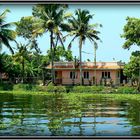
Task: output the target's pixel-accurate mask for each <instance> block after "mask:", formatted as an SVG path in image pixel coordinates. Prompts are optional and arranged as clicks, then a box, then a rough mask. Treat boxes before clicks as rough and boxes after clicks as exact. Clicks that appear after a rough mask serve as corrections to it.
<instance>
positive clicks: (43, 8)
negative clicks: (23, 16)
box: [33, 4, 70, 83]
mask: <svg viewBox="0 0 140 140" xmlns="http://www.w3.org/2000/svg"><path fill="white" fill-rule="evenodd" d="M66 9H67V5H64V4H63V5H59V4H48V5H36V6H34V7H33V16H35V17H37V18H39V19H41V20H42V29H44V30H45V32H49V33H50V50H51V66H52V69H51V77H52V82H53V83H54V79H55V77H54V68H53V65H54V60H53V58H54V51H55V48H56V46H57V44H58V42H60V43H61V45H62V46H63V47H64V44H63V40H62V33H61V31H65V30H68V29H69V28H68V27H69V26H68V25H67V24H65V19H67V18H68V17H69V16H70V14H65V11H66ZM53 48H54V49H53Z"/></svg>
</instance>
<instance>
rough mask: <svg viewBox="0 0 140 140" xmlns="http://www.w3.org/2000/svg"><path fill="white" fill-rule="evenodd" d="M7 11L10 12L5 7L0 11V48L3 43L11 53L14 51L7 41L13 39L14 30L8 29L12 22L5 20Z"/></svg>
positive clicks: (14, 35) (14, 36)
mask: <svg viewBox="0 0 140 140" xmlns="http://www.w3.org/2000/svg"><path fill="white" fill-rule="evenodd" d="M8 12H10V10H9V9H6V10H5V11H4V12H3V13H0V49H2V48H1V47H2V45H3V44H4V45H5V46H6V47H7V48H8V49H9V50H10V52H11V53H12V54H13V53H14V51H13V48H12V47H11V45H10V43H9V41H14V40H15V38H16V32H15V31H14V30H11V29H10V27H11V26H12V23H6V22H5V18H6V14H7V13H8Z"/></svg>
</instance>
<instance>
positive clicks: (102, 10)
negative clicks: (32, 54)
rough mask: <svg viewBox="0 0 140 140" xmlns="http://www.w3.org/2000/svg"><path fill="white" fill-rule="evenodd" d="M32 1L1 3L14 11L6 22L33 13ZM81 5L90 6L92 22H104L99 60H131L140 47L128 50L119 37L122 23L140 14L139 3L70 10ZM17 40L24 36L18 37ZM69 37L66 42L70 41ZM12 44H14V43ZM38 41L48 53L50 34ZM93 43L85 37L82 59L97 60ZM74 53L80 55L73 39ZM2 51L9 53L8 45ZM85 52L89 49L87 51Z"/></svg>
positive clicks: (100, 5) (0, 10) (98, 54)
mask: <svg viewBox="0 0 140 140" xmlns="http://www.w3.org/2000/svg"><path fill="white" fill-rule="evenodd" d="M32 6H33V5H31V4H25V5H23V4H11V5H10V4H9V5H8V4H3V5H2V4H1V5H0V12H2V11H3V10H4V9H6V8H8V9H10V11H11V13H8V14H7V19H6V21H7V22H13V21H19V20H20V18H21V17H23V16H31V15H32ZM78 8H81V9H86V10H89V11H90V13H91V14H94V16H93V19H92V20H91V21H90V23H91V24H94V23H99V24H102V26H103V27H102V28H98V30H99V31H100V35H99V37H100V38H101V40H102V42H98V50H97V61H102V62H111V61H120V60H122V61H123V62H126V63H127V62H128V61H129V58H130V56H131V53H132V52H133V51H136V50H139V47H138V46H132V48H131V49H130V50H129V51H128V50H124V49H123V48H122V45H123V43H124V41H125V40H124V39H123V38H121V37H120V35H121V34H122V33H123V27H124V25H125V24H126V17H127V16H129V17H136V18H140V4H128V5H127V4H70V5H69V9H68V12H71V13H73V14H74V11H75V10H76V9H78ZM18 41H21V42H22V41H23V39H21V38H18ZM69 41H70V38H68V40H67V42H66V43H65V45H66V46H67V44H68V43H69ZM11 44H12V45H15V44H13V43H11ZM38 45H39V47H40V49H41V51H42V53H43V54H46V52H47V50H48V49H49V34H48V33H46V34H44V35H43V36H42V37H40V38H38ZM93 45H94V44H93V43H91V42H90V41H88V40H86V42H85V44H84V45H83V48H82V51H83V53H82V60H83V61H87V59H90V60H91V61H93V60H94V49H93ZM71 50H72V52H73V56H76V57H79V51H78V40H75V41H74V42H73V43H72V48H71ZM3 51H4V52H6V53H9V51H8V50H7V49H6V47H3ZM84 52H86V53H84Z"/></svg>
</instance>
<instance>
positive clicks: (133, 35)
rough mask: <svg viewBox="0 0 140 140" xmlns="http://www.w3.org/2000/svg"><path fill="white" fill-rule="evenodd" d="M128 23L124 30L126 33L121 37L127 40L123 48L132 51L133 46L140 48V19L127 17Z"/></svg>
mask: <svg viewBox="0 0 140 140" xmlns="http://www.w3.org/2000/svg"><path fill="white" fill-rule="evenodd" d="M126 21H127V23H126V25H125V26H124V28H123V31H124V33H123V34H122V35H121V37H122V38H125V40H126V41H125V43H124V44H123V48H124V49H130V47H131V46H132V45H137V46H140V38H139V37H140V19H139V18H134V17H127V18H126Z"/></svg>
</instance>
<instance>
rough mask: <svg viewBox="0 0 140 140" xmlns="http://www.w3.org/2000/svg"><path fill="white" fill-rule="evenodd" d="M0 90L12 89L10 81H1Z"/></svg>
mask: <svg viewBox="0 0 140 140" xmlns="http://www.w3.org/2000/svg"><path fill="white" fill-rule="evenodd" d="M0 90H3V91H7V90H9V91H11V90H13V85H12V84H10V83H4V82H2V83H0Z"/></svg>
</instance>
